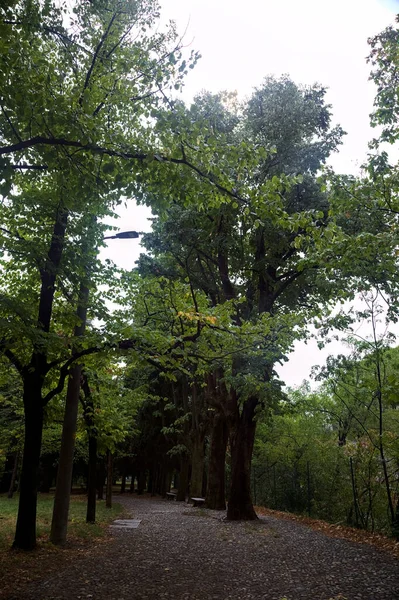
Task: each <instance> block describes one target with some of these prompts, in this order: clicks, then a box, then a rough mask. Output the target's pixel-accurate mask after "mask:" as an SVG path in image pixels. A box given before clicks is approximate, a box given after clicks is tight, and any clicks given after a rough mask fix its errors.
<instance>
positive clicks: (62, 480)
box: [50, 365, 82, 545]
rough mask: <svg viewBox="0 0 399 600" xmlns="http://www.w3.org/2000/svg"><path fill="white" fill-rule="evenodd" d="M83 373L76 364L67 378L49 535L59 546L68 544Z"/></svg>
mask: <svg viewBox="0 0 399 600" xmlns="http://www.w3.org/2000/svg"><path fill="white" fill-rule="evenodd" d="M81 372H82V367H81V365H74V366H73V367H72V368H71V372H70V375H69V379H68V389H67V395H66V402H65V414H64V422H63V427H62V438H61V450H60V459H59V464H58V472H57V483H56V488H55V497H54V509H53V518H52V522H51V533H50V541H51V542H52V543H53V544H57V545H62V544H65V542H66V536H67V529H68V513H69V501H70V497H71V485H72V470H73V455H74V451H75V434H76V422H77V418H78V406H79V391H80V377H81Z"/></svg>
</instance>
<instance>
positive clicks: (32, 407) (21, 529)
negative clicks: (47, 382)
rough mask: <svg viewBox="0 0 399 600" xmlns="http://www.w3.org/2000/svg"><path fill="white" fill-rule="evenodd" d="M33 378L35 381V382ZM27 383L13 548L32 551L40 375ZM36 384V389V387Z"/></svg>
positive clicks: (40, 414) (39, 434)
mask: <svg viewBox="0 0 399 600" xmlns="http://www.w3.org/2000/svg"><path fill="white" fill-rule="evenodd" d="M32 379H33V381H32ZM32 379H31V378H27V379H26V380H25V382H24V388H25V389H24V405H25V440H24V451H23V457H22V468H21V479H20V493H19V507H18V518H17V526H16V531H15V538H14V543H13V547H14V548H19V549H21V550H33V549H34V548H35V546H36V510H37V489H38V483H39V463H40V449H41V445H42V433H43V406H42V398H41V382H40V380H39V379H38V378H32ZM35 387H36V389H34V388H35Z"/></svg>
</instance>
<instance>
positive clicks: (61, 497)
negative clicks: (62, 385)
mask: <svg viewBox="0 0 399 600" xmlns="http://www.w3.org/2000/svg"><path fill="white" fill-rule="evenodd" d="M140 234H141V232H137V231H122V232H120V233H116V234H115V235H112V236H106V237H104V238H103V239H104V240H109V239H135V238H138V237H139V236H140ZM85 245H86V244H85ZM88 270H89V269H88V265H86V276H85V277H84V279H83V280H82V281H81V283H80V289H79V297H78V305H77V308H76V316H77V317H78V319H79V323H78V324H77V325H76V326H75V329H74V337H75V338H77V337H83V335H84V333H85V329H86V321H87V307H88V301H89V274H88ZM76 352H77V348H76V346H75V347H73V348H72V355H74V354H75V353H76ZM81 377H82V364H79V363H77V364H73V365H72V367H71V369H70V374H69V379H68V386H67V393H66V400H65V414H64V421H63V426H62V438H61V449H60V458H59V463H58V473H57V482H56V489H55V497H54V509H53V516H52V522H51V533H50V541H51V542H52V543H53V544H57V545H62V544H65V542H66V536H67V528H68V513H69V502H70V496H71V485H72V471H73V455H74V451H75V434H76V425H77V419H78V409H79V393H80V386H81ZM94 501H95V500H94Z"/></svg>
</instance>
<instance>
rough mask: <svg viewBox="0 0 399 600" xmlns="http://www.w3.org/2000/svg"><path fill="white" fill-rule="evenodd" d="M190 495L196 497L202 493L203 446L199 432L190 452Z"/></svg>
mask: <svg viewBox="0 0 399 600" xmlns="http://www.w3.org/2000/svg"><path fill="white" fill-rule="evenodd" d="M191 463H192V466H191V484H190V495H191V497H194V498H198V497H200V496H201V494H202V482H203V478H204V463H205V446H204V439H203V435H202V434H201V433H197V435H196V438H195V439H194V442H193V447H192V452H191Z"/></svg>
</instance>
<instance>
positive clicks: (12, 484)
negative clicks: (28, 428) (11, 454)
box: [7, 450, 20, 499]
mask: <svg viewBox="0 0 399 600" xmlns="http://www.w3.org/2000/svg"><path fill="white" fill-rule="evenodd" d="M19 456H20V451H19V450H17V451H16V453H15V459H14V466H13V469H12V474H11V481H10V487H9V490H8V494H7V498H10V499H11V498H12V497H13V495H14V488H15V480H16V479H17V473H18V465H19Z"/></svg>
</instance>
